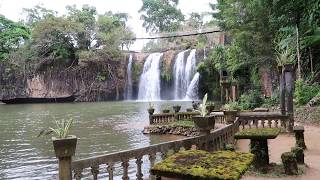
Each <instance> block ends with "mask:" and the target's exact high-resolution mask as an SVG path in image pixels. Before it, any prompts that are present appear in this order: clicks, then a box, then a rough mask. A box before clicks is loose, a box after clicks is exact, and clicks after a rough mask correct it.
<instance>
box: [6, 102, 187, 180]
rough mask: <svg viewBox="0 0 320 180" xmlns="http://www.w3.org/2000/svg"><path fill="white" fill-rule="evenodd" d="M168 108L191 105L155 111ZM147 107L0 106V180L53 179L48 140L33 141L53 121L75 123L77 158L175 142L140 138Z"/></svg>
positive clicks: (130, 104) (124, 104) (131, 104)
mask: <svg viewBox="0 0 320 180" xmlns="http://www.w3.org/2000/svg"><path fill="white" fill-rule="evenodd" d="M173 104H181V105H182V110H185V108H187V107H191V102H172V101H171V102H162V101H161V102H156V103H155V109H156V112H157V110H158V111H159V109H160V107H163V106H168V105H170V107H171V105H173ZM147 108H148V103H146V102H101V103H66V104H25V105H4V104H0V179H57V173H58V172H57V160H56V158H55V156H54V152H53V147H52V142H51V137H50V136H48V137H41V138H37V137H36V136H37V135H38V133H39V132H40V131H41V130H42V129H44V128H46V127H50V126H54V125H55V119H69V118H72V119H74V124H73V127H72V129H71V134H74V135H76V136H77V137H78V138H80V139H79V140H78V145H77V150H76V156H75V158H76V159H79V158H85V157H90V156H95V155H101V154H105V153H111V152H116V151H120V150H127V149H132V148H138V147H143V146H148V145H151V144H156V143H160V142H164V141H169V140H173V139H176V138H177V137H172V136H165V137H163V136H156V135H154V136H149V135H143V134H142V133H141V131H142V129H143V127H144V126H146V125H148V113H147V111H146V109H147ZM133 164H134V163H133ZM116 169H117V168H116ZM119 171H120V170H119ZM130 171H133V168H132V167H131V170H130ZM144 171H146V170H144ZM118 173H120V172H118ZM132 173H133V172H132ZM131 176H133V177H134V174H131ZM117 179H118V178H117Z"/></svg>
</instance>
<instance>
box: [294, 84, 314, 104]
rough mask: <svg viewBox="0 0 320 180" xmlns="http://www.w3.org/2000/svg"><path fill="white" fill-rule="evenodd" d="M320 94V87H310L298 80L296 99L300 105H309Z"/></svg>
mask: <svg viewBox="0 0 320 180" xmlns="http://www.w3.org/2000/svg"><path fill="white" fill-rule="evenodd" d="M319 92H320V85H318V84H314V85H309V84H307V83H306V82H305V81H302V80H296V84H295V92H294V97H295V101H296V103H297V104H298V105H304V104H307V103H308V102H309V101H310V100H311V99H312V98H313V97H314V96H316V95H317V94H318V93H319Z"/></svg>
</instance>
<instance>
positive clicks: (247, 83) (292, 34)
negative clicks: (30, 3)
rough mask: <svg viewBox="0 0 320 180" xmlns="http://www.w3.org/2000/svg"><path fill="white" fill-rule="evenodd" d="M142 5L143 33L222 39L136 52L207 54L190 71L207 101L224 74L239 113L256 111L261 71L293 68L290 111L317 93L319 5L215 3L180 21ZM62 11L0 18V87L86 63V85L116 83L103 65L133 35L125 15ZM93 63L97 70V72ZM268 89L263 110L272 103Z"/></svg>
mask: <svg viewBox="0 0 320 180" xmlns="http://www.w3.org/2000/svg"><path fill="white" fill-rule="evenodd" d="M142 1H143V5H142V7H141V9H140V10H139V13H140V14H141V20H143V21H144V23H143V26H144V27H145V29H146V31H147V32H150V33H158V34H166V33H174V32H183V31H191V30H200V29H206V28H212V27H219V28H220V29H221V30H222V31H223V32H224V33H225V35H226V45H225V46H220V45H217V44H215V43H213V40H212V39H213V35H212V34H207V35H199V36H191V37H177V38H168V39H160V40H154V41H149V42H148V43H147V44H145V46H144V48H143V51H144V52H156V51H166V50H169V49H178V50H182V49H189V48H199V49H200V48H206V47H207V48H210V49H211V50H210V53H209V55H208V57H207V58H206V59H205V60H204V61H203V62H201V63H200V64H199V65H198V72H200V74H201V75H202V76H201V82H202V83H201V85H200V89H201V90H202V92H209V97H217V96H219V95H220V94H219V93H220V90H219V88H218V87H217V84H215V83H212V82H213V81H215V82H216V81H217V79H218V78H219V74H220V73H221V71H222V70H226V71H227V72H228V74H229V75H230V81H234V82H237V83H238V84H239V87H240V90H241V92H242V94H243V95H242V96H241V97H240V102H243V103H242V104H243V108H244V109H247V108H252V107H255V106H258V105H261V104H263V103H264V100H263V99H262V98H261V94H262V93H261V82H260V77H259V71H260V70H261V69H262V68H264V69H267V70H268V72H269V73H270V74H272V75H273V76H274V77H277V74H278V72H277V71H276V69H277V68H276V67H277V66H278V65H283V64H288V63H293V64H294V67H295V70H296V79H297V81H296V101H297V103H298V104H305V103H307V102H308V101H309V100H310V99H311V98H312V97H314V96H316V94H317V93H318V91H319V85H318V83H319V81H320V60H319V58H320V22H319V20H320V0H309V1H306V0H291V1H289V0H217V3H211V4H208V6H210V8H211V12H203V13H191V14H183V13H182V11H181V10H180V9H179V8H178V4H179V1H178V0H142ZM66 9H67V13H66V14H65V15H62V16H58V15H57V12H55V11H53V10H49V9H46V8H44V7H41V6H36V7H34V8H31V9H24V10H23V12H24V14H25V18H24V19H23V20H21V21H20V22H13V21H11V20H9V19H7V18H6V17H5V16H3V15H1V16H0V28H1V31H0V47H1V49H0V61H1V62H2V63H1V64H4V65H3V68H2V71H3V72H2V74H4V75H3V76H2V77H1V78H0V82H1V81H2V82H4V81H5V80H6V79H10V76H12V73H15V78H19V77H20V78H22V77H25V76H26V74H27V75H30V74H31V75H32V73H34V72H37V71H46V70H47V69H48V67H57V66H61V67H64V69H67V68H72V67H77V66H78V65H79V64H80V65H81V63H87V64H88V63H90V62H91V63H92V62H94V63H98V65H97V68H98V69H99V68H100V69H101V67H103V69H104V71H101V72H100V71H99V70H97V71H96V73H95V74H94V76H95V77H94V78H93V79H95V80H99V81H105V80H108V79H112V78H115V79H117V78H118V79H120V77H116V74H117V73H115V72H116V70H115V69H116V68H110V65H112V64H114V61H121V60H122V59H123V56H124V54H123V53H124V50H129V49H130V46H131V45H132V44H133V42H134V39H135V35H134V33H133V32H132V30H131V29H130V27H128V25H127V21H128V18H130V17H129V15H128V14H126V13H114V12H105V13H104V14H98V13H97V10H96V8H95V7H92V6H89V5H85V6H83V7H82V8H78V7H76V6H67V7H66ZM204 17H210V20H209V21H208V20H207V21H205V20H204V19H205V18H204ZM207 19H208V18H207ZM99 62H103V64H100V65H101V66H99ZM4 66H5V67H4ZM106 69H107V70H106ZM18 72H19V73H18ZM105 72H108V73H105ZM77 73H79V71H77ZM79 76H80V75H79ZM274 79H277V78H274ZM273 85H275V86H277V82H273ZM274 89H275V90H274V93H273V94H272V97H271V99H268V101H270V102H268V103H269V104H270V103H271V104H272V103H273V102H274V103H276V102H277V98H276V97H277V91H276V89H277V88H274Z"/></svg>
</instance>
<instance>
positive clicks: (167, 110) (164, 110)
mask: <svg viewBox="0 0 320 180" xmlns="http://www.w3.org/2000/svg"><path fill="white" fill-rule="evenodd" d="M162 112H163V113H169V112H170V109H169V108H168V106H166V107H165V108H164V109H163V110H162Z"/></svg>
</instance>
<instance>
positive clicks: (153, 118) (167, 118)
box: [149, 112, 199, 125]
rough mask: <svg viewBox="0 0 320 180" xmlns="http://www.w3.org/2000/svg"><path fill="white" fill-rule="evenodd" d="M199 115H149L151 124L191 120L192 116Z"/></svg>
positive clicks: (185, 113)
mask: <svg viewBox="0 0 320 180" xmlns="http://www.w3.org/2000/svg"><path fill="white" fill-rule="evenodd" d="M195 115H199V113H198V112H178V113H162V114H153V115H150V117H149V120H150V125H151V124H161V123H169V122H174V121H177V120H191V119H192V116H195Z"/></svg>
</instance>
